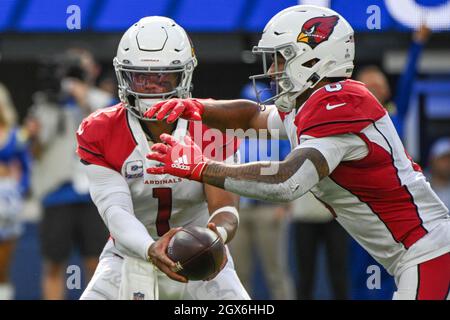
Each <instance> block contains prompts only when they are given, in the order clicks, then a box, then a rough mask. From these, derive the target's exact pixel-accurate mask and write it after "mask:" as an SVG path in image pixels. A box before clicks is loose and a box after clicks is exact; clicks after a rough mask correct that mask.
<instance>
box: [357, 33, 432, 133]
mask: <svg viewBox="0 0 450 320" xmlns="http://www.w3.org/2000/svg"><path fill="white" fill-rule="evenodd" d="M430 34H431V29H429V28H428V27H427V26H425V25H422V26H421V27H420V28H419V29H418V30H417V31H416V32H414V35H413V41H412V44H411V46H410V48H409V52H408V61H407V64H406V66H405V69H404V70H403V72H402V74H401V76H400V79H399V80H398V82H397V87H396V92H395V95H394V98H393V100H392V101H391V100H390V99H391V98H392V94H391V89H390V88H389V82H388V80H387V78H386V75H385V74H384V73H383V71H382V70H381V69H380V68H378V67H377V66H366V67H364V68H362V69H361V70H360V71H359V72H358V73H357V75H356V80H358V81H361V82H363V83H365V84H366V86H367V88H368V89H369V90H370V92H372V94H373V95H374V96H375V97H376V98H377V99H378V100H379V101H380V103H381V104H382V105H383V106H384V107H385V108H386V110H387V111H388V112H389V115H390V116H391V118H392V121H393V122H394V125H395V127H396V129H397V132H398V134H399V136H400V138H402V137H403V121H404V119H405V116H406V113H407V111H408V106H409V100H410V97H411V91H412V87H413V84H414V79H415V77H416V74H417V64H418V61H419V59H420V55H421V53H422V50H423V47H424V46H425V44H426V43H427V41H428V39H429V37H430Z"/></svg>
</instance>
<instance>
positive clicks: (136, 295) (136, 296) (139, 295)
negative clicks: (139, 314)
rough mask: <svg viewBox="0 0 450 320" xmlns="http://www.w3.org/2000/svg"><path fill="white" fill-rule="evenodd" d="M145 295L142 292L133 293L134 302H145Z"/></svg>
mask: <svg viewBox="0 0 450 320" xmlns="http://www.w3.org/2000/svg"><path fill="white" fill-rule="evenodd" d="M144 297H145V294H143V293H142V292H134V293H133V300H144Z"/></svg>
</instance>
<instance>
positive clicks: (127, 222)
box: [103, 206, 155, 260]
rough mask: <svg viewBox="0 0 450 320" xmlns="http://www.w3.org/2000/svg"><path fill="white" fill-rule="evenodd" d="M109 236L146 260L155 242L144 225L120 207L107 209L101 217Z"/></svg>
mask: <svg viewBox="0 0 450 320" xmlns="http://www.w3.org/2000/svg"><path fill="white" fill-rule="evenodd" d="M103 218H104V221H105V224H106V225H107V227H108V229H109V232H110V233H111V236H112V237H113V238H114V240H115V241H117V242H118V243H119V244H120V245H121V246H123V247H125V248H126V249H127V250H129V251H131V252H133V253H134V254H135V255H137V256H138V257H141V258H142V259H144V260H148V249H149V248H150V246H151V244H152V243H153V242H155V241H154V240H153V239H152V237H151V236H150V234H149V233H148V231H147V229H146V228H145V227H144V225H143V224H142V223H141V222H140V221H139V220H137V219H136V217H135V216H133V215H132V214H130V213H129V212H127V211H126V210H125V209H124V208H121V207H120V206H112V207H110V208H108V209H107V210H106V212H105V214H104V215H103Z"/></svg>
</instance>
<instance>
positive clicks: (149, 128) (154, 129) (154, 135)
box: [140, 121, 177, 143]
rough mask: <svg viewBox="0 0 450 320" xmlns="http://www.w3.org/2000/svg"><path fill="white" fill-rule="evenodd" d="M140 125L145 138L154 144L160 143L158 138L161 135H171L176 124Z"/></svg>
mask: <svg viewBox="0 0 450 320" xmlns="http://www.w3.org/2000/svg"><path fill="white" fill-rule="evenodd" d="M140 123H141V127H142V129H143V130H144V132H145V134H146V136H147V138H149V139H150V140H151V141H152V142H154V143H158V142H161V139H160V138H159V136H160V135H161V134H162V133H169V134H170V133H172V132H173V130H175V128H176V125H177V122H175V123H170V124H169V123H167V122H165V121H152V122H149V121H140Z"/></svg>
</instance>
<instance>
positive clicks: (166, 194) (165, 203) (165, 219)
mask: <svg viewBox="0 0 450 320" xmlns="http://www.w3.org/2000/svg"><path fill="white" fill-rule="evenodd" d="M153 198H156V199H158V213H157V215H156V232H157V234H158V236H160V237H161V236H163V235H164V234H165V233H166V232H167V231H169V229H170V226H169V219H170V215H171V214H172V189H171V188H154V189H153Z"/></svg>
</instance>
